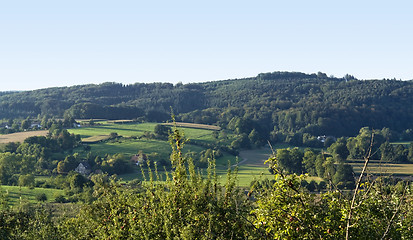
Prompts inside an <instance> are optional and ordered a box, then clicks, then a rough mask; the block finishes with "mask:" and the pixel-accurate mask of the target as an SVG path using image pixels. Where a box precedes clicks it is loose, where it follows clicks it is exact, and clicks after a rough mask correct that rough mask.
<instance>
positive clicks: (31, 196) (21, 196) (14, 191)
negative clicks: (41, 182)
mask: <svg viewBox="0 0 413 240" xmlns="http://www.w3.org/2000/svg"><path fill="white" fill-rule="evenodd" d="M0 192H1V194H2V195H5V196H6V197H7V199H8V201H9V204H10V205H16V204H18V203H20V201H28V202H32V203H36V202H37V200H36V196H37V195H39V194H42V193H44V194H46V196H47V202H53V201H54V200H55V197H56V196H57V195H58V194H61V195H64V191H63V190H59V189H51V188H33V189H30V188H28V187H19V186H5V185H3V186H0Z"/></svg>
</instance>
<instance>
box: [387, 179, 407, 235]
mask: <svg viewBox="0 0 413 240" xmlns="http://www.w3.org/2000/svg"><path fill="white" fill-rule="evenodd" d="M408 186H409V185H408V184H406V186H405V187H404V190H403V195H402V197H401V199H400V202H399V204H398V206H397V208H396V211H395V212H394V213H393V216H392V217H391V219H390V222H389V224H388V225H387V228H386V231H385V232H384V234H383V236H382V237H381V239H384V238H385V237H386V235H387V234H388V233H389V230H390V227H391V225H392V224H393V221H394V218H395V217H396V215H397V213H398V212H399V210H400V208H401V206H402V203H403V199H404V197H405V195H406V190H407V187H408Z"/></svg>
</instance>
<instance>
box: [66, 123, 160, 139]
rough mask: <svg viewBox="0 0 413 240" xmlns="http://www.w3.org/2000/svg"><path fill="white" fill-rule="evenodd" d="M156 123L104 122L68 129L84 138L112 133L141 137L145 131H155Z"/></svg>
mask: <svg viewBox="0 0 413 240" xmlns="http://www.w3.org/2000/svg"><path fill="white" fill-rule="evenodd" d="M156 125H157V123H140V124H138V123H132V124H129V123H128V124H115V123H107V122H103V123H101V124H97V125H95V126H89V127H81V128H72V129H68V131H69V132H70V133H74V134H79V135H80V137H81V138H82V139H83V138H88V137H92V136H99V135H110V134H111V133H117V134H118V135H119V136H124V137H132V136H137V137H139V136H142V135H143V134H144V133H145V132H153V130H154V128H155V126H156Z"/></svg>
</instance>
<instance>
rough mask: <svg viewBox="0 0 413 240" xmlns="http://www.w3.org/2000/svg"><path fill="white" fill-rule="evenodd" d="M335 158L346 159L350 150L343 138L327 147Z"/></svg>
mask: <svg viewBox="0 0 413 240" xmlns="http://www.w3.org/2000/svg"><path fill="white" fill-rule="evenodd" d="M327 150H328V151H329V152H330V153H331V154H332V155H333V156H334V158H335V159H337V160H339V161H343V160H345V159H347V157H348V155H349V154H350V152H349V151H348V149H347V145H346V140H345V139H344V138H339V139H337V141H336V142H335V143H333V144H331V146H330V147H329V148H328V149H327Z"/></svg>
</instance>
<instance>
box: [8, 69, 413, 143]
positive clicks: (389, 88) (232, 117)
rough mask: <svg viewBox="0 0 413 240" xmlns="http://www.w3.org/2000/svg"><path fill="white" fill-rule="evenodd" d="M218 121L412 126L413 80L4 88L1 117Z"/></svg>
mask: <svg viewBox="0 0 413 240" xmlns="http://www.w3.org/2000/svg"><path fill="white" fill-rule="evenodd" d="M171 107H172V108H173V110H174V112H175V114H177V115H178V118H179V119H180V120H182V121H189V122H196V123H206V124H218V125H222V126H227V125H228V127H229V128H232V129H234V130H236V131H237V132H238V133H245V134H250V133H251V131H252V130H253V129H255V130H256V131H257V132H259V133H260V135H261V137H266V138H268V137H270V135H271V138H277V135H279V134H284V135H285V134H292V133H301V134H304V133H308V134H310V135H313V136H317V135H334V136H349V135H354V134H356V133H357V132H358V130H359V129H360V128H361V127H364V126H369V127H373V128H380V129H381V128H383V127H387V128H390V129H391V130H395V131H398V132H403V131H405V130H406V129H413V121H412V120H413V82H412V81H396V80H365V81H364V80H357V79H354V78H353V77H352V76H347V77H346V78H334V77H327V75H325V74H322V73H318V74H304V73H295V72H273V73H262V74H259V75H258V76H256V77H252V78H245V79H233V80H225V81H212V82H206V83H192V84H176V85H173V84H170V83H150V84H145V83H136V84H132V85H123V84H118V83H104V84H100V85H82V86H73V87H62V88H48V89H40V90H35V91H26V92H8V93H5V92H3V93H0V118H2V119H10V118H26V117H28V116H31V117H38V116H45V115H49V116H56V117H63V116H65V117H73V118H107V119H132V118H142V119H146V120H149V121H164V120H168V119H169V118H170V108H171Z"/></svg>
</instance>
